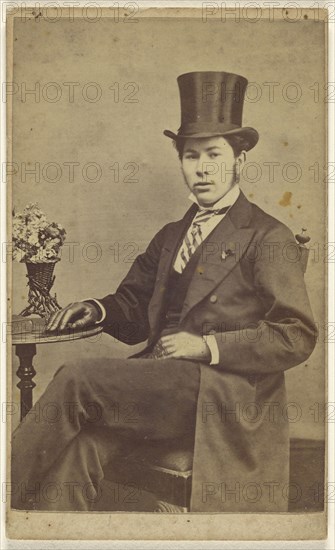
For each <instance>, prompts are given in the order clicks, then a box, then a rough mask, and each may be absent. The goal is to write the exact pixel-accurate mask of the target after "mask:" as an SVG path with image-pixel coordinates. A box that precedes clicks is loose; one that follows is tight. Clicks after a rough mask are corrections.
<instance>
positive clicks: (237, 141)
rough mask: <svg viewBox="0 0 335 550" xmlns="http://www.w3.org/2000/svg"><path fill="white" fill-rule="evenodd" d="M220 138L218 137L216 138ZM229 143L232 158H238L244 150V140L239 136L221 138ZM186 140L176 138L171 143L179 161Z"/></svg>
mask: <svg viewBox="0 0 335 550" xmlns="http://www.w3.org/2000/svg"><path fill="white" fill-rule="evenodd" d="M218 137H220V136H218ZM222 137H224V139H225V140H226V141H227V142H228V143H229V145H230V147H231V148H232V149H233V152H234V157H235V158H236V157H238V156H239V155H240V154H241V152H242V151H243V149H245V146H246V142H245V139H244V138H242V137H240V136H222ZM185 140H186V138H177V139H176V140H174V141H173V145H174V147H175V148H176V149H177V151H178V157H179V159H180V160H181V159H182V158H183V151H184V145H185Z"/></svg>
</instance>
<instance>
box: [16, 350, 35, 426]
mask: <svg viewBox="0 0 335 550" xmlns="http://www.w3.org/2000/svg"><path fill="white" fill-rule="evenodd" d="M16 355H17V356H18V358H19V359H20V366H19V368H18V370H17V371H16V374H17V376H18V377H19V378H20V382H19V383H18V384H17V387H18V388H19V389H20V401H21V418H20V419H21V420H22V419H23V418H24V417H25V416H26V414H27V413H28V412H29V411H30V409H31V407H32V406H33V389H34V388H35V386H36V384H35V382H33V378H34V376H35V374H36V371H35V369H34V367H33V357H34V355H36V344H17V346H16Z"/></svg>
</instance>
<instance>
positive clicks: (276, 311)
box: [215, 224, 317, 374]
mask: <svg viewBox="0 0 335 550" xmlns="http://www.w3.org/2000/svg"><path fill="white" fill-rule="evenodd" d="M258 251H259V253H258V254H257V258H256V259H255V261H254V286H255V291H256V293H257V295H258V298H259V300H260V301H261V302H262V305H263V308H264V309H263V311H264V316H263V318H262V319H261V320H260V321H259V322H256V323H253V324H252V325H250V326H248V327H246V328H244V329H243V330H234V331H229V332H222V333H218V334H216V335H215V338H216V341H217V344H218V348H219V365H218V367H217V368H222V369H224V370H227V371H228V370H229V371H233V372H237V373H241V374H242V373H244V374H245V373H246V372H250V373H252V372H253V373H264V374H271V373H274V372H279V371H284V370H286V369H289V368H291V367H294V366H296V365H299V364H300V363H302V362H303V361H305V360H306V359H307V358H308V357H309V356H310V354H311V353H312V351H313V349H314V347H315V343H316V336H317V329H316V325H315V323H314V320H313V315H312V312H311V308H310V304H309V299H308V296H307V292H306V286H305V281H304V275H303V270H302V267H301V262H300V260H299V248H298V246H297V243H296V242H295V239H294V237H293V234H292V233H291V231H290V230H289V229H288V228H287V227H286V226H284V225H282V224H280V225H279V226H276V227H275V228H273V229H271V230H270V231H268V232H267V234H266V236H265V237H264V239H262V242H261V243H260V245H259V246H258Z"/></svg>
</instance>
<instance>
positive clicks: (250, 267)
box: [100, 193, 316, 512]
mask: <svg viewBox="0 0 335 550" xmlns="http://www.w3.org/2000/svg"><path fill="white" fill-rule="evenodd" d="M195 211H196V206H192V207H191V208H190V209H189V210H188V212H187V213H186V215H185V216H184V218H183V219H182V220H180V221H177V222H173V223H169V224H168V225H166V226H165V227H163V229H161V230H160V231H159V232H158V233H157V235H156V236H155V237H154V238H153V240H152V241H151V243H150V244H149V246H148V248H147V250H146V252H145V253H144V254H141V255H140V256H138V258H137V259H136V261H135V262H134V264H133V266H132V267H131V269H130V271H129V273H128V274H127V276H126V277H125V279H124V280H123V281H122V283H121V284H120V286H119V288H118V289H117V291H116V293H115V294H114V295H110V296H106V297H104V298H102V299H100V301H101V302H102V303H103V305H104V306H105V308H106V311H107V317H106V319H105V322H104V330H105V331H106V332H108V333H110V334H113V335H114V336H115V337H117V338H118V339H120V340H121V341H123V342H126V343H128V344H135V343H139V342H142V341H145V340H148V347H146V348H145V350H143V353H144V352H145V351H147V350H148V349H150V347H151V346H152V344H153V343H154V342H155V341H156V340H157V338H158V337H159V331H160V328H161V313H162V311H163V308H164V295H165V291H166V287H167V278H168V276H169V272H170V269H171V267H172V264H173V259H174V256H175V253H176V251H177V250H178V247H179V245H180V243H181V240H182V237H183V234H184V232H185V231H186V230H187V228H188V227H189V224H190V222H191V220H192V218H193V216H194V214H195ZM179 330H180V331H188V332H192V333H194V334H199V335H203V334H214V335H215V338H216V341H217V344H218V347H219V352H220V362H219V365H217V366H215V367H213V366H209V365H205V364H202V363H201V364H200V368H201V382H200V391H199V397H198V406H197V421H196V439H195V450H194V463H193V484H192V501H191V510H192V511H214V512H217V511H252V512H258V511H282V510H286V508H287V502H288V493H287V491H288V487H287V486H286V485H285V484H287V483H288V464H289V457H288V452H289V439H288V419H287V410H286V405H285V404H286V392H285V381H284V371H285V370H287V369H289V368H291V367H294V366H295V365H298V364H300V363H302V362H303V361H305V360H306V359H307V358H308V357H309V355H310V354H311V352H312V351H313V348H314V345H315V341H316V328H315V325H314V322H313V316H312V313H311V309H310V305H309V300H308V297H307V293H306V288H305V283H304V278H303V270H302V267H301V262H300V252H299V248H298V247H297V244H296V242H295V239H294V237H293V235H292V233H291V231H290V230H289V229H288V228H287V227H286V226H285V225H283V224H282V223H281V222H279V221H278V220H276V219H275V218H273V217H271V216H269V215H268V214H266V213H265V212H264V211H262V210H261V209H260V208H259V207H258V206H256V205H254V204H252V203H250V202H249V201H248V200H247V199H246V197H245V196H244V195H243V193H241V194H240V196H239V198H238V200H237V201H236V203H235V204H234V205H233V206H232V208H231V209H230V211H229V212H228V214H227V215H226V216H225V218H224V219H223V220H222V221H221V222H220V223H219V224H218V225H217V227H216V228H215V229H214V231H213V232H212V233H211V234H210V236H209V237H208V238H207V239H206V241H205V242H204V243H203V245H202V250H201V254H200V255H199V260H198V265H197V268H196V269H195V271H194V275H193V277H192V279H191V283H190V285H189V288H188V292H187V295H186V299H185V302H184V304H183V309H182V314H181V318H180V326H179ZM139 355H141V354H139ZM139 360H140V359H139Z"/></svg>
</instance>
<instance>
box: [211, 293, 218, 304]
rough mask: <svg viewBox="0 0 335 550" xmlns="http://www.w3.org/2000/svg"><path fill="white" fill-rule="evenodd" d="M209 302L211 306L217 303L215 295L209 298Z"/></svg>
mask: <svg viewBox="0 0 335 550" xmlns="http://www.w3.org/2000/svg"><path fill="white" fill-rule="evenodd" d="M209 301H210V302H211V304H216V302H217V301H218V297H217V295H216V294H212V296H211V297H210V299H209Z"/></svg>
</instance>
